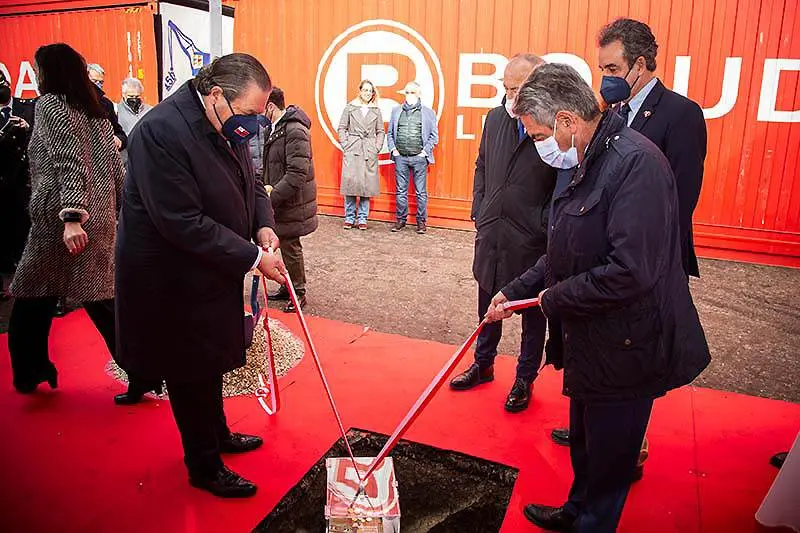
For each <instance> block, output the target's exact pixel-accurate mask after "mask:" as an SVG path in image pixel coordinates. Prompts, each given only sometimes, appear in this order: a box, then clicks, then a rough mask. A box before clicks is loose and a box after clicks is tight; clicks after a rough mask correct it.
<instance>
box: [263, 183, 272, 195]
mask: <svg viewBox="0 0 800 533" xmlns="http://www.w3.org/2000/svg"><path fill="white" fill-rule="evenodd" d="M264 190H265V191H267V196H269V195H271V194H272V185H264Z"/></svg>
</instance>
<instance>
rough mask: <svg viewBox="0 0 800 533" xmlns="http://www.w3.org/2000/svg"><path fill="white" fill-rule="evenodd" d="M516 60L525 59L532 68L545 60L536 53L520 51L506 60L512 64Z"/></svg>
mask: <svg viewBox="0 0 800 533" xmlns="http://www.w3.org/2000/svg"><path fill="white" fill-rule="evenodd" d="M518 61H525V62H526V63H528V64H529V65H530V66H531V67H533V68H536V67H538V66H539V65H542V64H544V62H545V61H544V59H542V58H541V57H539V56H537V55H536V54H531V53H529V52H522V53H519V54H514V56H512V57H511V59H509V60H508V64H509V65H512V64H513V63H516V62H518Z"/></svg>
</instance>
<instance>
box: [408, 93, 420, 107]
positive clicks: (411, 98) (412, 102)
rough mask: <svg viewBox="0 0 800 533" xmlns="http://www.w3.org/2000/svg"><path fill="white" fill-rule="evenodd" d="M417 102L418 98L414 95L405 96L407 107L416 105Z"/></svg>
mask: <svg viewBox="0 0 800 533" xmlns="http://www.w3.org/2000/svg"><path fill="white" fill-rule="evenodd" d="M417 102H419V96H417V95H416V94H407V95H406V103H407V104H408V105H417Z"/></svg>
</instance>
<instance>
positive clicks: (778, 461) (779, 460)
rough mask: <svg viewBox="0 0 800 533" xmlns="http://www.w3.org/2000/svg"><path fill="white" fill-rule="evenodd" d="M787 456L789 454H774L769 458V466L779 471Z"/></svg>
mask: <svg viewBox="0 0 800 533" xmlns="http://www.w3.org/2000/svg"><path fill="white" fill-rule="evenodd" d="M788 455H789V452H781V453H776V454H775V455H773V456H772V457H771V458H770V460H769V464H771V465H772V466H774V467H775V468H777V469H779V470H780V468H781V467H782V466H783V463H785V462H786V456H788Z"/></svg>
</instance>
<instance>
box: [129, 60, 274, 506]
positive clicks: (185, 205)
mask: <svg viewBox="0 0 800 533" xmlns="http://www.w3.org/2000/svg"><path fill="white" fill-rule="evenodd" d="M271 89H272V83H271V81H270V78H269V75H268V74H267V71H266V70H265V69H264V67H263V66H262V65H261V63H259V62H258V60H257V59H255V58H254V57H252V56H249V55H247V54H230V55H227V56H223V57H221V58H219V59H217V60H215V61H214V62H213V63H211V64H210V65H206V66H205V67H203V69H202V70H201V71H200V72H199V73H198V75H197V77H196V78H194V79H192V80H190V81H188V82H186V83H185V84H184V85H183V86H182V87H181V88H180V89H178V90H177V91H176V92H175V93H174V94H173V95H172V96H170V97H169V98H167V99H166V100H164V101H163V102H162V103H161V104H159V105H158V106H156V107H154V108H153V110H152V111H150V112H149V113H148V114H147V115H145V116H144V118H142V120H141V121H140V122H139V123H138V125H137V126H136V128H134V130H133V131H132V132H131V137H130V143H129V144H128V167H127V171H128V172H127V176H126V178H125V187H124V190H123V200H122V212H121V215H120V221H119V232H118V237H117V256H116V268H117V270H116V318H117V352H116V354H115V359H116V360H117V362H118V363H119V365H120V367H122V368H123V369H124V370H125V371H126V372H128V374H129V375H133V376H136V378H137V379H138V380H140V381H139V383H148V388H144V387H142V388H143V390H144V391H147V390H150V389H149V386H150V384H153V383H160V382H161V379H162V378H163V379H164V381H166V383H167V389H168V391H169V396H170V402H169V403H170V407H171V408H172V412H173V415H174V416H175V421H176V423H177V425H178V429H179V431H180V434H181V440H182V442H183V449H184V461H185V463H186V466H187V468H188V470H189V481H190V483H191V484H192V485H193V486H195V487H198V488H201V489H205V490H208V491H209V492H211V493H212V494H214V495H216V496H221V497H230V498H236V497H247V496H252V495H253V494H255V492H256V487H255V485H253V484H252V483H251V482H249V481H247V480H246V479H244V478H242V477H241V476H239V475H238V474H236V473H234V472H232V471H231V470H229V469H228V468H227V467H226V466H225V464H224V463H223V462H222V459H221V457H220V454H221V453H241V452H247V451H250V450H254V449H256V448H258V447H259V446H261V444H262V440H261V439H260V438H259V437H255V436H250V435H244V434H241V433H232V432H231V431H230V429H229V428H228V424H227V422H226V420H225V413H224V411H223V405H222V375H223V374H224V373H226V372H230V371H231V370H234V369H236V368H239V367H241V366H243V365H244V364H245V327H244V296H243V294H244V291H243V290H242V288H243V282H244V276H245V274H247V272H248V271H250V270H251V269H254V268H258V269H259V270H260V271H261V272H262V273H263V274H264V275H265V276H267V277H268V278H270V279H273V280H275V281H277V282H278V283H283V282H285V279H284V277H283V273H284V272H285V271H286V268H285V266H284V265H283V263H282V262H281V261H280V259H279V258H278V256H277V255H276V254H273V253H271V252H270V251H268V248H270V247H271V248H272V249H277V248H278V247H279V245H280V243H279V242H278V238H277V236H276V235H275V231H274V230H273V228H274V227H275V219H274V216H273V212H272V205H271V204H270V200H269V197H268V196H267V193H266V191H265V190H264V185H263V184H262V183H261V182H259V181H257V180H256V179H255V175H254V173H253V166H252V164H251V163H250V154H249V153H248V149H247V141H248V140H249V138H251V137H252V136H253V135H255V134H256V133H257V132H258V128H259V125H260V124H261V122H262V121H263V120H264V117H263V115H264V110H265V108H266V105H267V99H268V98H269V94H270V91H271ZM251 241H255V244H254V243H253V242H251ZM131 385H133V381H131ZM143 390H141V389H140V390H137V391H131V390H130V389H129V390H128V394H130V395H133V394H139V395H141V393H142V392H143ZM128 403H132V402H128Z"/></svg>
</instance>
